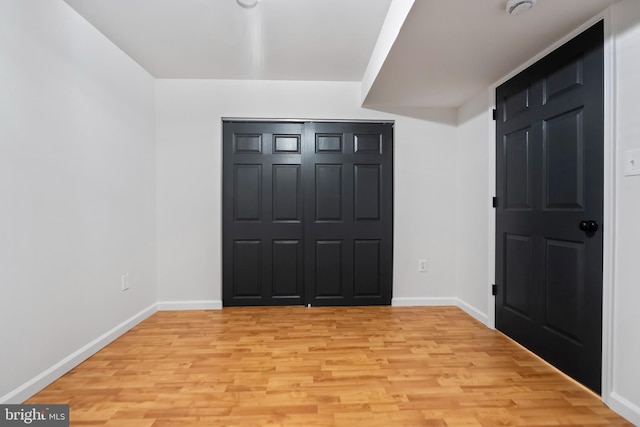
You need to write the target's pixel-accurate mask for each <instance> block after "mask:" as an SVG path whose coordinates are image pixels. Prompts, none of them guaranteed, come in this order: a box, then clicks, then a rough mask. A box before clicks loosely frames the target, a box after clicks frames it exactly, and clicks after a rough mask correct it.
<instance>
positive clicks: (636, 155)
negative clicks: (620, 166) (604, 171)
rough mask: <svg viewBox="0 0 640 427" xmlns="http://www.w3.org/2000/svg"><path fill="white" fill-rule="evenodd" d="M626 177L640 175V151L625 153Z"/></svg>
mask: <svg viewBox="0 0 640 427" xmlns="http://www.w3.org/2000/svg"><path fill="white" fill-rule="evenodd" d="M624 174H625V176H632V175H640V150H637V149H636V150H627V151H625V152H624Z"/></svg>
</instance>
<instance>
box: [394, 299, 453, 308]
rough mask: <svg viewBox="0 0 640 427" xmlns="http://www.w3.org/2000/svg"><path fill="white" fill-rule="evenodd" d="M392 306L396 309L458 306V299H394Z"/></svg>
mask: <svg viewBox="0 0 640 427" xmlns="http://www.w3.org/2000/svg"><path fill="white" fill-rule="evenodd" d="M391 305H392V306H395V307H432V306H442V305H457V298H454V297H451V298H392V299H391Z"/></svg>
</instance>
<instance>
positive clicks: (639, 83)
mask: <svg viewBox="0 0 640 427" xmlns="http://www.w3.org/2000/svg"><path fill="white" fill-rule="evenodd" d="M612 15H613V29H614V32H615V60H616V64H615V69H616V75H615V76H616V97H615V98H616V107H615V108H616V123H615V133H616V146H617V167H616V169H617V171H616V197H615V200H616V207H615V210H616V221H615V256H616V260H615V266H614V291H613V297H614V301H613V304H614V307H613V315H614V318H613V327H614V335H613V394H612V400H611V402H610V404H611V405H612V406H613V407H614V408H615V409H617V410H618V411H619V412H621V413H622V414H623V415H626V416H627V418H629V419H630V420H631V421H633V422H634V423H635V424H637V425H640V367H639V366H640V365H639V361H640V333H639V332H638V326H639V325H640V310H638V303H639V302H640V268H639V265H640V246H639V245H638V244H639V242H640V222H639V219H640V176H631V177H625V176H624V174H623V171H624V168H623V153H624V151H625V150H628V149H640V104H639V103H638V100H640V2H638V1H637V0H625V1H622V2H620V3H617V4H616V5H614V6H613V14H612Z"/></svg>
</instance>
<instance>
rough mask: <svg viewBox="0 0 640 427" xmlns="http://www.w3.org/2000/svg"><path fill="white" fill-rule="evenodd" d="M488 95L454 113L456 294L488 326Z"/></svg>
mask: <svg viewBox="0 0 640 427" xmlns="http://www.w3.org/2000/svg"><path fill="white" fill-rule="evenodd" d="M489 99H490V97H489V93H488V92H487V91H483V92H482V93H480V94H479V95H478V96H476V97H475V98H474V99H472V100H471V101H469V102H467V103H466V104H465V105H463V106H462V107H461V108H460V109H459V110H458V129H457V142H456V167H457V174H456V227H455V229H456V292H457V297H458V298H459V299H460V301H461V304H462V306H463V307H464V308H465V309H466V310H467V311H468V312H470V313H471V314H475V317H476V318H478V320H480V321H482V322H484V323H485V324H489V318H490V313H489V306H488V305H489V294H490V285H491V283H490V282H489V273H490V271H489V270H490V269H491V270H493V265H490V261H489V254H488V248H489V247H490V235H489V231H488V227H489V221H490V220H491V219H493V217H491V218H489V212H490V209H491V208H490V205H491V201H490V195H493V193H494V190H493V188H490V182H491V181H492V180H490V177H489V164H490V163H489V160H490V157H491V156H494V155H495V154H494V152H493V151H491V150H490V147H491V146H494V144H491V143H489V144H488V143H487V138H488V137H490V136H491V135H490V131H491V126H490V125H491V121H492V117H491V110H492V107H491V106H490V105H489Z"/></svg>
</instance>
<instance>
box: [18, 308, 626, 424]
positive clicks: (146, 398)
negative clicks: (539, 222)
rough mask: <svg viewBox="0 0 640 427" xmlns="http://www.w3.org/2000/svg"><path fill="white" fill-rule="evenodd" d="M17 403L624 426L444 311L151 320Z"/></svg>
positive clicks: (258, 417) (509, 346)
mask: <svg viewBox="0 0 640 427" xmlns="http://www.w3.org/2000/svg"><path fill="white" fill-rule="evenodd" d="M26 403H50V404H52V403H69V404H70V405H71V425H72V426H119V427H129V426H135V427H180V426H185V427H190V426H367V427H374V426H490V427H494V426H507V425H521V426H557V425H563V426H583V425H588V426H631V424H630V423H627V422H626V421H625V420H624V419H622V418H621V417H619V416H617V415H616V414H615V413H613V412H612V411H611V410H609V409H608V408H607V407H606V406H605V405H604V404H603V403H602V402H601V401H600V399H599V397H597V396H595V395H594V394H592V393H591V392H589V391H588V390H586V389H585V388H583V387H582V386H580V385H578V384H576V383H575V382H574V381H572V380H570V379H568V378H567V377H565V376H564V375H562V374H561V373H559V372H558V371H556V370H555V369H554V368H552V367H551V366H549V365H548V364H546V363H544V362H543V361H541V360H540V359H538V358H537V357H536V356H534V355H532V354H531V353H529V352H528V351H526V350H524V349H523V348H521V347H520V346H518V345H517V344H515V343H513V342H512V341H510V340H509V339H508V338H506V337H505V336H503V335H502V334H500V333H499V332H496V331H492V330H489V329H487V328H486V327H484V326H483V325H481V324H480V323H478V322H477V321H475V320H474V319H472V318H471V317H469V316H468V315H467V314H466V313H464V312H462V311H461V310H459V309H458V308H455V307H344V308H320V307H317V308H316V307H314V308H305V307H256V308H225V309H223V310H221V311H182V312H158V313H156V314H154V315H153V316H151V317H150V318H149V319H147V320H145V321H144V322H142V323H141V324H139V325H138V326H136V327H135V328H133V329H132V330H131V331H129V332H128V333H126V334H125V335H123V336H122V337H120V338H119V339H118V340H116V341H114V342H113V343H111V344H110V345H108V346H107V347H105V348H104V349H103V350H101V351H100V352H98V353H97V354H95V355H94V356H93V357H91V358H90V359H88V360H87V361H85V362H84V363H82V364H81V365H80V366H78V367H76V368H75V369H73V370H72V371H70V372H69V373H68V374H66V375H65V376H63V377H62V378H60V379H59V380H58V381H56V382H55V383H53V384H51V385H50V386H49V387H47V388H46V389H44V390H43V391H41V392H40V393H38V394H37V395H35V396H34V397H33V398H31V399H29V400H28V401H27V402H26Z"/></svg>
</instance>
